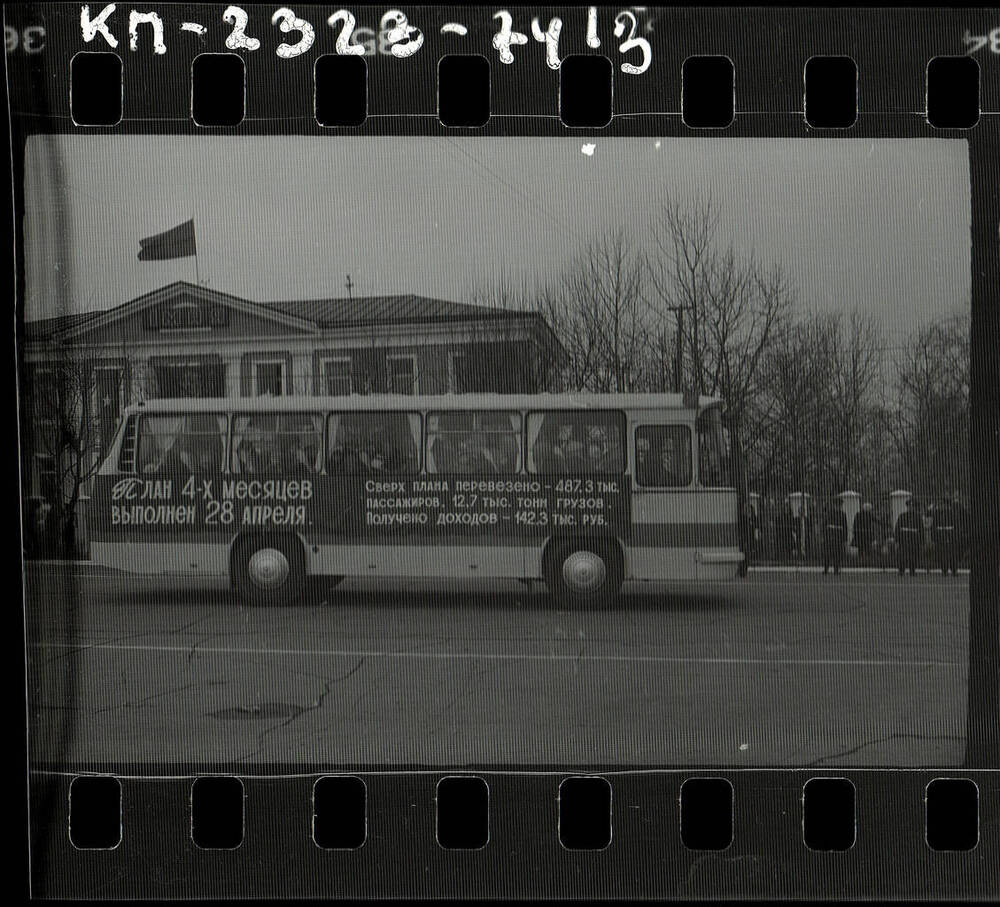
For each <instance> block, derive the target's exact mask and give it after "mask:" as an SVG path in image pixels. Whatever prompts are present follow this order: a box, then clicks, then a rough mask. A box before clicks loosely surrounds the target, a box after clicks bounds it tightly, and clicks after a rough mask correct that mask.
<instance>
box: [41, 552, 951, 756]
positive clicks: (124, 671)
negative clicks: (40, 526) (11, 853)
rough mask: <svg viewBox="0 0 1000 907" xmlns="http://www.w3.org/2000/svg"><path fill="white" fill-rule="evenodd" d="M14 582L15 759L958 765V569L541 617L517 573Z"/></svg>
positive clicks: (87, 574)
mask: <svg viewBox="0 0 1000 907" xmlns="http://www.w3.org/2000/svg"><path fill="white" fill-rule="evenodd" d="M27 587H28V596H27V615H28V632H29V661H28V663H29V698H30V706H29V713H30V718H31V728H32V755H33V759H34V760H35V761H36V762H45V763H49V764H52V763H58V764H60V765H62V764H65V765H69V766H72V767H73V768H80V767H85V766H89V765H101V766H103V767H106V766H107V765H126V764H133V765H134V764H143V765H158V766H162V765H174V764H176V765H181V764H183V765H186V766H191V765H198V766H201V767H205V766H209V765H216V766H219V767H220V769H225V770H230V769H232V768H237V769H239V768H243V769H245V770H250V769H252V768H253V767H257V768H260V767H262V766H266V765H267V764H272V765H273V764H276V763H280V764H283V765H288V764H296V765H302V766H303V767H305V766H313V767H315V766H323V767H338V766H340V767H350V766H352V765H354V766H357V765H364V766H373V765H385V766H387V767H388V766H401V765H407V766H411V765H418V764H419V765H428V766H443V765H509V766H521V767H524V766H531V765H539V766H541V765H546V766H553V765H559V766H571V765H579V766H581V767H583V766H594V765H600V766H605V767H608V766H613V765H622V766H632V767H635V766H646V765H648V766H654V765H662V766H674V765H699V764H700V765H706V766H707V765H725V766H747V767H750V766H836V765H841V766H848V765H852V766H858V765H870V766H876V765H886V766H919V765H936V766H940V765H949V764H957V763H959V762H960V761H961V759H962V756H963V750H964V739H963V735H964V730H965V728H964V722H965V718H964V716H965V701H966V679H967V670H966V662H967V635H968V632H967V626H968V582H967V578H963V577H958V578H957V579H955V578H947V579H945V578H943V577H941V576H940V575H930V576H918V577H916V578H912V579H911V578H909V577H905V578H900V577H897V576H896V575H895V574H894V573H884V574H883V573H868V574H859V575H850V574H844V575H842V576H840V577H837V578H834V577H832V576H830V577H823V576H822V575H819V574H816V573H803V574H791V573H759V574H752V575H751V577H750V578H749V579H748V580H744V581H739V582H736V583H731V584H717V585H700V586H690V587H685V588H679V587H675V588H671V589H663V588H652V587H649V586H640V587H637V588H636V589H626V595H625V596H624V597H623V599H622V601H621V603H620V604H619V606H618V607H616V608H615V609H613V610H611V611H606V612H597V613H578V612H565V611H560V610H557V609H555V607H554V606H553V605H552V604H551V602H550V600H549V598H548V596H547V595H545V594H544V592H543V591H542V590H540V589H539V590H533V591H529V590H526V589H525V588H524V587H523V586H521V585H519V584H517V583H509V584H503V587H502V589H500V592H499V593H496V592H494V593H492V594H490V593H489V592H488V591H486V590H485V589H484V587H483V585H482V584H481V585H480V586H479V588H478V589H477V588H475V587H474V586H471V585H468V584H466V585H464V586H461V587H459V586H452V587H451V588H450V589H449V590H448V591H447V592H444V593H442V592H440V591H435V589H434V588H433V587H432V586H430V585H427V584H424V585H421V584H418V583H406V582H400V583H399V584H398V585H397V586H396V587H394V589H392V590H388V589H385V588H384V587H383V588H379V587H376V586H374V585H372V584H370V583H369V584H368V585H364V584H363V583H362V582H361V581H350V580H348V581H346V582H345V583H344V584H343V585H342V586H341V587H340V588H338V589H337V590H336V592H334V593H332V594H330V595H327V596H325V597H314V598H313V599H311V600H310V601H308V602H306V603H305V604H303V605H301V606H297V607H294V608H286V609H247V608H241V607H239V606H238V605H237V604H236V603H234V602H233V600H232V599H231V598H230V597H229V595H228V594H227V592H226V590H225V588H224V587H223V586H220V585H215V586H212V585H206V583H204V582H203V581H202V582H200V583H196V582H193V581H191V580H175V579H172V580H164V579H161V578H136V577H126V576H121V575H111V574H109V573H107V572H104V573H101V572H99V571H95V570H88V569H86V568H83V567H80V566H52V565H43V566H33V567H31V568H29V574H28V577H27ZM494 588H499V587H497V586H495V587H494ZM393 595H395V596H396V597H395V598H393V597H392V596H393ZM401 601H405V604H402V603H401Z"/></svg>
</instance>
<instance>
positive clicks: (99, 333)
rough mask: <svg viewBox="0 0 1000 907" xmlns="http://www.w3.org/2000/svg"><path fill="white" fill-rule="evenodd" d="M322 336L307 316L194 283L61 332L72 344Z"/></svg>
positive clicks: (156, 294)
mask: <svg viewBox="0 0 1000 907" xmlns="http://www.w3.org/2000/svg"><path fill="white" fill-rule="evenodd" d="M316 332H317V327H316V325H315V324H314V323H313V322H311V321H308V320H306V319H304V318H299V317H297V316H295V315H288V314H286V313H284V312H277V311H275V310H273V309H271V308H269V307H268V306H264V305H260V304H259V303H255V302H251V301H249V300H245V299H239V298H238V297H235V296H230V295H228V294H226V293H218V292H216V291H213V290H210V289H208V288H207V287H196V286H194V285H192V284H173V285H171V286H169V287H165V288H164V289H162V290H159V291H156V292H155V293H150V294H147V295H146V296H143V297H140V298H139V299H136V300H133V301H131V302H129V303H126V304H125V305H123V306H118V307H117V308H115V309H111V310H109V311H107V312H104V313H102V314H100V315H98V316H96V317H94V318H92V319H88V320H87V321H86V322H85V323H83V324H80V325H76V326H74V327H72V328H70V329H69V330H67V331H65V332H63V333H62V334H60V340H62V341H64V342H68V343H87V344H92V343H103V342H107V343H121V342H122V341H123V340H124V341H126V342H127V341H131V342H136V343H138V342H143V343H149V342H156V341H157V340H159V339H163V340H168V339H176V338H177V337H183V336H185V335H191V336H198V337H202V338H203V337H204V336H206V335H208V336H212V337H219V339H220V340H222V339H227V338H233V337H254V336H260V337H274V336H286V335H299V336H301V335H304V334H314V333H316Z"/></svg>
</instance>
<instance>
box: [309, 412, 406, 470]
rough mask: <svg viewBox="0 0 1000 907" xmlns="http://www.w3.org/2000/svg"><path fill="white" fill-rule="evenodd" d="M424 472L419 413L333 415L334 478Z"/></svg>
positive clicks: (330, 461) (330, 460)
mask: <svg viewBox="0 0 1000 907" xmlns="http://www.w3.org/2000/svg"><path fill="white" fill-rule="evenodd" d="M419 470H420V416H419V414H418V413H390V412H386V413H333V414H332V415H331V416H330V426H329V431H328V434H327V452H326V471H327V473H328V474H330V475H358V474H363V473H368V472H395V473H415V472H419Z"/></svg>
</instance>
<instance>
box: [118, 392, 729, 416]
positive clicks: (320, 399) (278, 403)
mask: <svg viewBox="0 0 1000 907" xmlns="http://www.w3.org/2000/svg"><path fill="white" fill-rule="evenodd" d="M721 404H722V400H721V398H719V397H709V396H705V395H701V396H699V397H695V396H694V395H693V394H692V395H690V396H688V395H684V394H592V393H589V392H584V391H580V392H578V393H558V394H548V393H542V394H491V393H475V394H462V395H460V396H456V395H455V394H435V395H428V394H352V395H351V396H350V397H326V396H305V395H302V396H286V397H217V398H212V397H182V398H179V399H174V400H172V399H168V398H165V397H164V398H156V399H153V400H146V401H145V402H143V403H137V404H133V405H132V406H130V407H128V408H127V411H128V412H147V413H151V412H152V413H158V412H170V413H174V412H186V411H188V410H190V411H192V412H228V411H230V410H238V411H239V412H293V413H294V412H307V411H310V410H314V409H315V410H338V409H339V410H364V411H383V410H384V411H388V412H391V411H404V412H405V411H409V412H415V411H417V410H425V409H426V410H434V409H443V410H472V409H510V410H518V409H523V410H540V409H561V410H580V411H587V410H591V409H597V410H600V409H625V410H644V409H656V410H660V409H662V410H686V411H688V412H690V413H692V414H693V413H694V411H695V409H697V410H699V411H700V410H703V409H706V408H708V407H713V406H719V405H721Z"/></svg>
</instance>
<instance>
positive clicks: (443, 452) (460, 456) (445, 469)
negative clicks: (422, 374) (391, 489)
mask: <svg viewBox="0 0 1000 907" xmlns="http://www.w3.org/2000/svg"><path fill="white" fill-rule="evenodd" d="M520 469H521V414H520V413H517V412H503V411H501V412H497V411H496V410H486V411H482V412H446V413H430V414H429V415H428V416H427V471H428V472H432V473H462V474H479V473H511V472H518V471H519V470H520Z"/></svg>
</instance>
